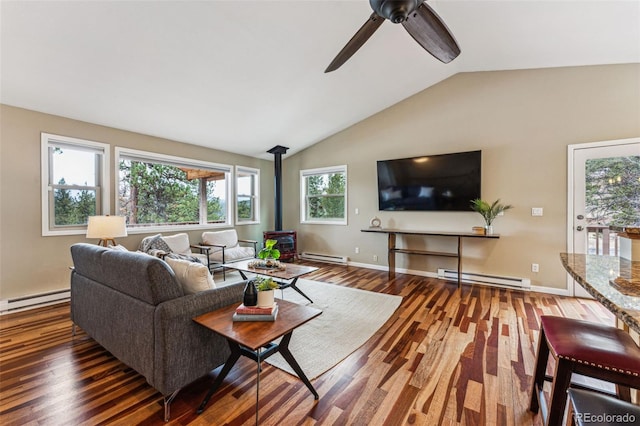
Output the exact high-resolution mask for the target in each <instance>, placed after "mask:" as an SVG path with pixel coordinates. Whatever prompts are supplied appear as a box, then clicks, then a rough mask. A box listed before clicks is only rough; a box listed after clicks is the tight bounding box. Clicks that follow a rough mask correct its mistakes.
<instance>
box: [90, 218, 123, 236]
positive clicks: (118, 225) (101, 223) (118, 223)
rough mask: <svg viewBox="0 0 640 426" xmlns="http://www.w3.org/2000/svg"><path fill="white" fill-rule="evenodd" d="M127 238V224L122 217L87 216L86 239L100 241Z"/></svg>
mask: <svg viewBox="0 0 640 426" xmlns="http://www.w3.org/2000/svg"><path fill="white" fill-rule="evenodd" d="M126 236H127V224H126V222H125V217H124V216H89V223H88V224H87V238H99V239H101V240H107V239H114V238H116V237H126Z"/></svg>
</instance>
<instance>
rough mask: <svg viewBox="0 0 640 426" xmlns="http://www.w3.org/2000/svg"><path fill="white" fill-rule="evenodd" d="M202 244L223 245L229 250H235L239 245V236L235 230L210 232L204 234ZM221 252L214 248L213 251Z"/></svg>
mask: <svg viewBox="0 0 640 426" xmlns="http://www.w3.org/2000/svg"><path fill="white" fill-rule="evenodd" d="M202 243H203V244H207V245H211V244H216V245H221V246H226V247H227V248H233V247H235V246H237V245H238V234H237V233H236V230H235V229H227V230H225V231H210V232H203V233H202ZM217 250H220V249H218V248H212V251H217Z"/></svg>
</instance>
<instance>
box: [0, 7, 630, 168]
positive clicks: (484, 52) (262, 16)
mask: <svg viewBox="0 0 640 426" xmlns="http://www.w3.org/2000/svg"><path fill="white" fill-rule="evenodd" d="M428 4H429V5H430V6H431V7H432V8H433V9H434V10H436V11H437V13H438V14H439V15H440V16H441V18H442V19H443V20H444V21H445V22H446V23H447V25H448V27H449V29H450V30H451V31H452V32H453V34H454V35H455V37H456V39H457V41H458V44H459V45H460V47H461V49H462V53H461V54H460V56H459V57H458V58H457V59H456V60H454V61H453V62H451V63H450V64H447V65H445V64H442V63H440V62H438V61H437V60H435V59H434V58H433V57H432V56H430V55H429V54H428V53H426V52H425V51H424V50H423V49H422V48H421V47H420V46H419V45H418V44H417V43H416V42H415V41H414V40H413V39H412V38H411V37H410V36H409V35H408V34H407V33H406V31H405V30H404V28H403V27H402V26H401V25H395V24H392V23H390V22H388V21H387V22H385V23H384V24H383V25H382V26H381V27H380V29H379V30H378V31H377V32H376V33H375V34H374V35H373V36H372V37H371V39H370V40H369V41H368V42H367V43H366V44H365V45H364V46H363V47H362V48H361V49H360V50H359V51H358V52H357V53H356V54H355V55H354V56H353V57H352V58H351V59H350V60H349V61H347V63H346V64H345V65H343V66H342V67H341V68H340V69H338V70H337V71H334V72H332V73H328V74H324V73H323V71H324V69H325V68H326V66H327V65H328V64H329V62H331V60H332V59H333V57H334V56H335V55H336V54H337V53H338V51H339V50H340V49H341V48H342V46H344V44H345V43H346V42H347V41H348V40H349V39H350V38H351V37H352V36H353V34H354V33H355V32H356V30H357V29H358V28H360V26H361V25H362V24H363V23H364V22H365V21H366V20H367V18H368V17H369V15H370V14H371V8H370V6H369V2H368V1H367V0H343V1H324V0H317V1H312V0H308V1H299V0H298V1H294V0H283V1H275V0H273V1H270V0H262V1H245V0H233V1H135V2H134V1H111V0H109V1H94V0H83V1H6V0H2V3H1V9H0V15H1V18H0V19H1V28H0V31H1V33H0V35H1V46H0V47H1V57H0V59H1V62H0V71H1V80H0V84H1V85H0V101H1V102H2V103H3V104H7V105H13V106H17V107H22V108H27V109H31V110H35V111H41V112H45V113H50V114H56V115H60V116H64V117H69V118H73V119H78V120H82V121H87V122H91V123H97V124H101V125H106V126H110V127H115V128H119V129H125V130H130V131H134V132H139V133H144V134H148V135H153V136H158V137H163V138H168V139H172V140H177V141H182V142H187V143H192V144H196V145H202V146H207V147H211V148H216V149H221V150H225V151H230V152H235V153H239V154H244V155H249V156H254V157H260V158H271V157H272V156H270V155H269V154H266V153H265V152H266V150H267V149H269V148H271V147H272V146H274V145H278V144H280V145H284V146H288V147H290V148H291V149H290V151H289V154H291V153H294V152H296V151H299V150H301V149H304V148H305V147H307V146H310V145H312V144H314V143H316V142H318V141H320V140H322V139H324V138H326V137H328V136H330V135H332V134H334V133H336V132H339V131H340V130H342V129H344V128H346V127H348V126H350V125H352V124H354V123H356V122H358V121H361V120H363V119H365V118H367V117H369V116H371V115H373V114H375V113H376V112H378V111H381V110H383V109H385V108H387V107H389V106H391V105H393V104H395V103H397V102H400V101H402V100H403V99H406V98H407V97H409V96H411V95H413V94H415V93H418V92H420V91H422V90H424V89H426V88H428V87H430V86H432V85H434V84H437V83H438V82H440V81H442V80H444V79H446V78H448V77H450V76H452V75H454V74H456V73H460V72H475V71H492V70H514V69H527V68H546V67H565V66H582V65H596V64H620V63H640V1H633V0H622V1H617V0H602V1H577V0H576V1H565V0H547V1H540V0H535V1H524V0H497V1H485V0H469V1H464V0H430V1H429V2H428ZM639 78H640V76H639Z"/></svg>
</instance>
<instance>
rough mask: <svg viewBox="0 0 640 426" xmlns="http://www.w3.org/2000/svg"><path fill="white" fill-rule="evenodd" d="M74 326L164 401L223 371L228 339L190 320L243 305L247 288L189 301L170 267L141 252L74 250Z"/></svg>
mask: <svg viewBox="0 0 640 426" xmlns="http://www.w3.org/2000/svg"><path fill="white" fill-rule="evenodd" d="M71 256H72V259H73V266H74V268H73V271H72V273H71V320H72V321H73V324H74V330H75V326H76V325H77V326H79V327H80V328H82V329H83V330H84V331H85V332H86V333H87V334H88V335H89V336H91V337H92V338H93V339H95V340H96V341H97V342H98V343H99V344H100V345H102V346H103V347H104V348H105V349H107V350H108V351H109V352H111V353H112V354H113V355H114V356H115V357H116V358H118V359H119V360H120V361H122V362H123V363H124V364H126V365H128V366H129V367H131V368H133V369H134V370H136V371H137V372H138V373H140V374H141V375H143V376H144V377H145V378H146V380H147V382H148V383H149V384H150V385H151V386H153V387H154V388H155V389H157V390H158V391H159V392H160V393H161V394H162V395H163V397H164V417H165V421H168V420H169V414H170V413H169V407H170V404H171V401H172V400H173V399H174V398H175V396H176V395H177V393H178V391H179V390H180V389H181V388H182V387H184V386H186V385H188V384H189V383H191V382H193V381H194V380H196V379H198V378H200V377H202V376H204V375H206V374H207V373H209V372H210V371H211V370H213V369H215V368H216V367H218V366H220V365H222V364H223V363H224V362H225V361H226V359H227V357H228V356H229V354H230V351H229V348H228V345H227V343H226V341H225V339H224V338H222V337H221V336H218V335H216V334H215V333H213V332H211V331H209V330H207V329H205V328H204V327H202V326H200V325H198V324H196V323H194V322H193V321H192V318H193V317H195V316H197V315H200V314H203V313H205V312H209V311H212V310H215V309H217V308H220V307H223V306H227V305H230V304H232V303H240V302H241V300H242V293H243V290H244V281H242V282H238V283H235V284H230V285H227V286H224V287H220V288H216V289H213V290H207V291H203V292H200V293H196V294H192V295H186V296H185V295H184V293H183V291H182V287H181V286H180V284H179V283H178V282H177V281H176V278H175V275H174V274H173V271H172V270H171V268H169V266H168V265H167V264H166V263H165V262H164V261H162V260H160V259H158V258H155V257H152V256H149V255H147V254H143V253H135V252H124V251H117V250H111V249H107V248H104V247H100V246H96V245H91V244H83V243H80V244H74V245H73V246H71Z"/></svg>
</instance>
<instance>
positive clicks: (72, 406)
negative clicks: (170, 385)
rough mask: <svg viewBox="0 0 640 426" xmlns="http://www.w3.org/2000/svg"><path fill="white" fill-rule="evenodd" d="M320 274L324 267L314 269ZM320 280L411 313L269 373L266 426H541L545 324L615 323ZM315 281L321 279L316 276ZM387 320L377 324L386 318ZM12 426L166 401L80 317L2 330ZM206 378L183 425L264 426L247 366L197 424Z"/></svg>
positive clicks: (63, 421)
mask: <svg viewBox="0 0 640 426" xmlns="http://www.w3.org/2000/svg"><path fill="white" fill-rule="evenodd" d="M308 264H311V263H308ZM316 266H320V267H321V269H320V270H319V271H317V272H315V273H313V274H311V275H309V276H308V278H310V279H315V280H318V281H325V282H331V283H335V284H339V285H345V286H350V287H355V288H361V289H365V290H371V291H377V292H382V293H390V294H398V295H401V296H403V301H402V304H401V305H400V307H399V308H398V310H397V311H396V312H395V314H394V315H393V316H392V317H391V318H390V319H389V321H388V322H387V323H386V324H385V325H384V326H383V327H382V328H381V329H380V330H379V331H378V332H377V333H376V334H375V335H374V336H373V338H371V339H370V340H369V341H368V342H367V343H366V344H365V345H364V346H362V347H361V348H360V349H358V350H357V351H356V352H354V353H353V354H351V356H349V357H348V358H347V359H346V360H344V361H343V362H341V363H340V364H338V365H337V366H336V367H334V368H333V369H332V370H330V371H329V372H327V373H325V374H324V375H322V376H320V377H319V378H317V379H316V380H314V381H313V384H314V386H315V388H316V390H317V391H318V393H319V394H320V399H319V400H318V401H314V399H313V396H312V395H311V393H310V392H309V391H308V389H307V388H306V387H305V386H304V384H302V382H301V381H300V380H298V379H297V378H296V377H293V376H290V375H289V374H287V373H285V372H283V371H281V370H278V369H276V368H274V367H272V366H270V365H268V364H264V367H263V370H262V373H261V380H260V419H261V421H260V423H261V424H264V425H400V424H415V425H501V426H502V425H532V424H533V425H538V424H541V423H540V419H539V417H538V416H533V415H532V414H531V413H530V412H529V411H528V410H527V407H528V400H529V386H530V380H531V374H532V371H533V363H534V356H535V354H534V352H535V347H536V346H535V343H537V338H538V331H539V316H540V315H542V314H553V315H563V316H567V317H572V318H583V319H588V320H593V321H599V322H603V323H607V324H613V323H614V320H613V316H612V315H611V314H610V313H609V312H608V311H606V310H605V309H604V308H603V307H601V306H600V305H599V304H598V303H597V302H595V301H590V300H582V299H572V298H565V297H557V296H552V295H547V294H541V293H530V292H521V291H513V290H503V289H496V288H491V287H481V286H463V288H462V291H458V290H457V286H456V285H455V284H454V283H448V282H445V281H441V280H437V279H433V278H425V277H417V276H412V275H403V274H396V278H395V279H394V280H388V279H387V274H386V272H382V271H375V270H370V269H362V268H355V267H347V266H335V265H327V264H316ZM305 278H307V277H305ZM372 314H373V315H375V313H372ZM0 327H1V328H0V351H1V353H0V423H1V424H3V425H5V426H6V425H79V424H86V425H94V424H123V425H132V424H142V425H161V424H164V422H163V420H162V413H163V409H162V405H161V402H162V397H161V395H160V394H158V393H157V392H156V391H155V390H154V389H153V388H151V387H150V386H149V385H148V384H147V383H146V381H145V380H144V378H142V377H141V376H139V375H138V374H137V373H136V372H135V371H133V370H131V369H130V368H128V367H126V366H125V365H123V364H122V363H120V362H119V361H118V360H116V359H114V358H113V357H112V356H111V354H110V353H108V352H107V351H105V350H104V349H103V348H102V347H101V346H99V345H98V344H97V343H95V342H94V341H93V340H92V339H91V338H89V337H88V336H87V335H86V334H84V333H83V332H82V331H80V332H79V333H78V334H77V335H76V336H75V337H73V336H72V335H71V321H70V320H69V305H68V304H66V303H65V304H59V305H55V306H51V307H45V308H39V309H36V310H31V311H27V312H21V313H14V314H9V315H5V316H2V317H0ZM216 372H217V371H214V372H213V373H211V374H210V377H205V378H203V379H201V380H199V381H197V382H195V383H193V384H192V385H190V386H188V387H187V388H185V389H183V390H182V391H181V392H180V393H179V394H178V396H177V398H176V399H175V401H174V402H173V403H172V405H171V421H170V423H169V424H173V425H244V424H247V425H249V424H255V417H254V416H255V382H256V374H255V372H256V370H255V364H254V362H253V361H250V360H248V359H246V358H244V357H243V358H242V359H241V360H240V361H239V362H238V364H237V365H236V367H235V368H234V369H233V370H232V371H231V373H230V374H229V376H228V377H227V378H226V379H225V382H224V385H223V386H222V387H221V389H220V390H219V391H218V393H217V394H216V395H214V397H213V398H212V400H211V402H209V405H208V406H207V409H206V411H205V412H204V413H203V414H201V415H199V416H198V415H196V413H195V410H196V408H197V406H198V404H199V403H200V402H201V400H202V398H203V396H204V394H205V393H206V390H207V389H208V386H209V384H210V382H211V380H212V377H215V373H216Z"/></svg>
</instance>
